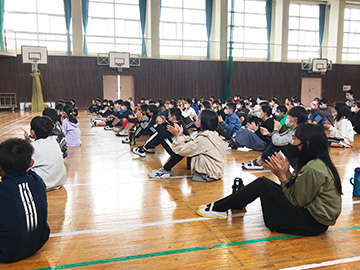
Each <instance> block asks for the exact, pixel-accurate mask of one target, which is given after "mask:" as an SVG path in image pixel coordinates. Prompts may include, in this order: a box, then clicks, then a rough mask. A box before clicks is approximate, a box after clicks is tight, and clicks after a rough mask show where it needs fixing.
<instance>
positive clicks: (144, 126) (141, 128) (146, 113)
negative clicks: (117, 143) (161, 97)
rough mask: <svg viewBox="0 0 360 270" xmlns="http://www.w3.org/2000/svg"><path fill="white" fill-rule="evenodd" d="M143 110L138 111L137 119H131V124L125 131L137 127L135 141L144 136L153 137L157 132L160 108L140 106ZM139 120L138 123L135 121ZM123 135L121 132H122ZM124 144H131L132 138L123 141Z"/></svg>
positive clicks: (129, 123)
mask: <svg viewBox="0 0 360 270" xmlns="http://www.w3.org/2000/svg"><path fill="white" fill-rule="evenodd" d="M140 108H141V110H138V112H137V113H136V116H137V117H136V118H135V117H134V118H132V117H130V118H129V122H128V125H129V126H127V127H125V129H128V130H130V129H131V128H133V127H136V131H135V140H136V139H138V138H139V137H140V136H142V135H149V136H152V135H153V134H154V133H155V132H156V127H157V123H156V118H157V116H158V111H159V109H158V107H157V106H156V105H149V106H148V105H146V104H143V105H141V106H140ZM135 120H137V121H135ZM120 133H121V132H120ZM122 143H130V137H128V138H126V139H124V140H122Z"/></svg>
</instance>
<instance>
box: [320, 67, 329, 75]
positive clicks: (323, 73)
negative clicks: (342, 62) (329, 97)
mask: <svg viewBox="0 0 360 270" xmlns="http://www.w3.org/2000/svg"><path fill="white" fill-rule="evenodd" d="M318 70H319V71H320V73H321V75H325V72H326V71H327V68H326V67H325V68H318Z"/></svg>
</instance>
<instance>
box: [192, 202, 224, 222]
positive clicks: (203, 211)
mask: <svg viewBox="0 0 360 270" xmlns="http://www.w3.org/2000/svg"><path fill="white" fill-rule="evenodd" d="M213 208H214V203H211V205H210V207H209V206H207V207H205V208H201V206H200V207H199V208H198V210H197V211H196V213H197V214H198V215H199V216H202V217H207V218H219V219H227V217H228V214H227V211H225V212H219V211H214V210H212V209H213Z"/></svg>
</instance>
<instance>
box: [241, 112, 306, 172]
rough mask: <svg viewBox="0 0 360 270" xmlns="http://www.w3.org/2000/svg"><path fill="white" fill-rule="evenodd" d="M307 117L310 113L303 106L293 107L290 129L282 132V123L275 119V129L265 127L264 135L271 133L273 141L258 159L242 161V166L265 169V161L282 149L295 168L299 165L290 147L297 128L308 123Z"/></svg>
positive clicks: (288, 118) (288, 123)
mask: <svg viewBox="0 0 360 270" xmlns="http://www.w3.org/2000/svg"><path fill="white" fill-rule="evenodd" d="M284 107H285V106H284ZM307 119H308V114H307V112H306V110H305V109H304V108H303V107H293V108H291V109H290V111H289V114H288V117H287V119H286V125H287V126H288V127H289V129H288V130H286V131H284V132H282V133H280V130H281V128H282V125H281V123H280V122H278V121H275V124H274V131H273V132H272V133H271V134H270V132H269V131H267V130H265V129H264V130H263V134H264V135H271V143H270V144H269V145H268V146H267V147H266V149H265V150H264V152H263V153H262V154H261V155H260V156H259V157H258V158H257V159H254V160H252V161H249V162H244V163H242V168H243V169H245V170H263V169H264V167H263V165H264V164H265V161H266V160H268V158H269V157H271V156H272V155H274V154H275V153H276V152H280V151H281V153H282V154H284V155H285V156H286V157H287V159H288V160H289V162H290V165H291V166H292V167H293V168H295V167H296V165H297V164H296V158H294V157H292V156H291V155H290V151H289V148H291V147H292V146H291V141H292V139H293V135H294V133H295V128H296V127H297V126H298V125H300V124H302V123H306V121H307Z"/></svg>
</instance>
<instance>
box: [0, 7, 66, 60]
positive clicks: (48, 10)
mask: <svg viewBox="0 0 360 270" xmlns="http://www.w3.org/2000/svg"><path fill="white" fill-rule="evenodd" d="M4 28H5V29H7V30H9V32H8V35H7V44H8V46H10V47H13V48H9V49H14V50H15V51H17V52H18V53H19V52H20V51H21V45H29V46H46V47H47V49H48V51H49V52H52V53H54V52H56V53H59V52H60V53H64V54H65V53H66V50H67V34H66V25H65V16H64V3H63V1H62V0H52V1H48V0H17V1H5V15H4ZM13 31H16V41H15V34H14V32H13ZM70 34H71V32H70ZM15 44H16V45H15ZM15 46H16V48H15Z"/></svg>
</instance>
